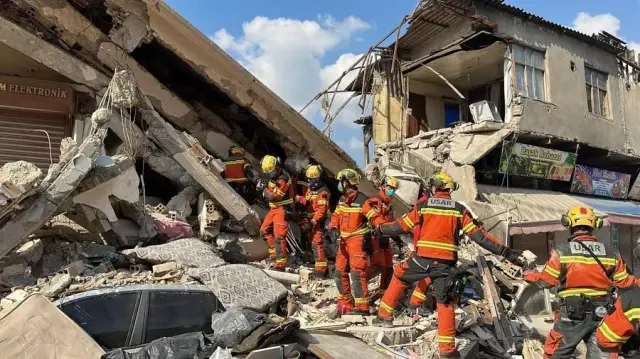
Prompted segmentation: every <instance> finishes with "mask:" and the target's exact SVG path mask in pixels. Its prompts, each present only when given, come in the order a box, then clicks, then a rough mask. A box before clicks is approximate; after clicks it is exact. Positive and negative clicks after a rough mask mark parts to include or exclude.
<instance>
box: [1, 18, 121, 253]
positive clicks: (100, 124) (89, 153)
mask: <svg viewBox="0 0 640 359" xmlns="http://www.w3.org/2000/svg"><path fill="white" fill-rule="evenodd" d="M1 24H2V19H0V26H1ZM94 114H96V113H94ZM109 120H110V117H109V115H108V113H104V112H102V113H100V114H98V115H97V116H94V117H92V122H93V127H92V133H93V135H91V136H89V137H87V138H86V139H85V140H84V141H83V142H82V144H81V145H80V146H79V148H78V153H77V154H76V155H75V156H74V157H73V158H72V159H71V160H70V161H69V162H68V163H65V164H64V165H61V164H60V165H59V168H60V170H59V175H57V176H56V177H55V178H52V179H51V181H50V182H47V181H46V179H45V181H43V185H41V188H42V192H41V193H40V194H38V195H37V196H36V197H35V198H34V199H33V202H32V203H30V205H29V207H27V208H25V209H24V210H23V211H21V212H19V213H17V214H16V215H15V217H13V218H12V219H11V220H9V221H8V222H7V223H5V224H4V225H3V226H2V227H1V228H0V257H2V256H5V255H6V254H7V253H9V251H11V249H12V248H13V247H15V246H16V245H17V244H18V243H20V242H21V241H22V240H24V239H25V238H26V237H27V236H29V235H30V234H31V233H33V232H34V231H36V230H37V229H39V228H40V227H42V225H43V224H44V223H45V222H46V221H48V220H49V218H51V216H53V215H54V214H55V212H56V210H57V209H58V207H59V206H60V205H62V204H63V203H64V202H65V200H66V199H67V198H68V197H69V196H70V195H71V193H72V192H73V191H74V190H75V189H76V187H77V186H78V185H79V184H80V182H81V181H82V180H83V179H84V177H85V176H86V175H87V174H88V173H89V171H90V170H91V168H92V166H93V162H94V161H95V159H96V157H97V156H98V155H99V153H100V150H101V148H102V143H103V141H104V139H105V137H106V135H107V127H108V122H109ZM45 183H46V184H45Z"/></svg>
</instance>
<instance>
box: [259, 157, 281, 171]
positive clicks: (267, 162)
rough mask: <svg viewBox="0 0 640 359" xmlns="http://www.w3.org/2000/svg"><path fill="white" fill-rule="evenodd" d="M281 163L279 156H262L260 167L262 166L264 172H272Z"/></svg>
mask: <svg viewBox="0 0 640 359" xmlns="http://www.w3.org/2000/svg"><path fill="white" fill-rule="evenodd" d="M279 163H280V161H279V160H278V158H277V157H275V156H271V155H266V156H264V157H262V160H261V161H260V167H261V168H262V172H264V173H271V172H273V171H275V170H276V167H277V166H278V164H279Z"/></svg>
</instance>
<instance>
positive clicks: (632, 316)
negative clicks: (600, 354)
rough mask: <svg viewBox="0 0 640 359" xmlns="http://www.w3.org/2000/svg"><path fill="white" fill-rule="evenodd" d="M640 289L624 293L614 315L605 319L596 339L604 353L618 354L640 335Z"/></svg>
mask: <svg viewBox="0 0 640 359" xmlns="http://www.w3.org/2000/svg"><path fill="white" fill-rule="evenodd" d="M639 328H640V288H637V287H636V288H633V289H632V290H629V291H627V292H625V293H622V294H621V295H620V297H618V299H617V300H616V303H615V307H614V311H613V313H611V314H609V315H608V316H606V317H605V318H604V320H603V321H602V323H600V326H599V327H598V330H597V331H596V338H597V340H598V345H600V348H601V349H602V350H603V351H604V352H610V353H614V354H615V353H618V352H620V350H621V349H622V346H623V345H624V343H626V342H627V341H628V340H629V339H630V338H631V337H632V336H638V335H640V333H638V331H639V330H640V329H639Z"/></svg>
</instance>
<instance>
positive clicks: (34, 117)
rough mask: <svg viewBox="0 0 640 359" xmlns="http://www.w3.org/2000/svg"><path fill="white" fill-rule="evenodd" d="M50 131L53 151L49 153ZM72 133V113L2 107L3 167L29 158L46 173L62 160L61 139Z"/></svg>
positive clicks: (0, 139)
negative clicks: (63, 113)
mask: <svg viewBox="0 0 640 359" xmlns="http://www.w3.org/2000/svg"><path fill="white" fill-rule="evenodd" d="M41 130H44V131H46V132H47V133H48V134H49V139H50V141H51V152H49V140H48V139H47V135H46V134H45V133H44V132H42V131H41ZM70 134H71V120H70V119H69V116H68V115H62V114H52V113H42V112H34V111H19V110H8V109H0V166H1V165H3V164H5V163H7V162H13V161H19V160H24V161H29V162H31V163H33V164H35V165H36V166H38V167H40V168H41V169H42V170H43V172H44V173H46V172H47V170H48V169H49V165H50V164H51V160H50V158H53V163H56V162H58V159H59V158H58V157H59V156H60V142H61V141H62V139H63V138H64V137H67V136H69V135H70Z"/></svg>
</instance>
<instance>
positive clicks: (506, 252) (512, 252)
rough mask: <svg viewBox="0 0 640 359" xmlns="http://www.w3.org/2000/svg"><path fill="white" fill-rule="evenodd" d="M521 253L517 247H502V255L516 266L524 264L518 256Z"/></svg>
mask: <svg viewBox="0 0 640 359" xmlns="http://www.w3.org/2000/svg"><path fill="white" fill-rule="evenodd" d="M521 255H522V251H519V250H517V249H511V248H508V247H504V249H503V250H502V256H503V257H504V258H505V259H506V260H508V261H509V262H511V263H513V264H515V265H517V266H518V267H524V266H525V262H524V261H523V260H522V258H520V256H521Z"/></svg>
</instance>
